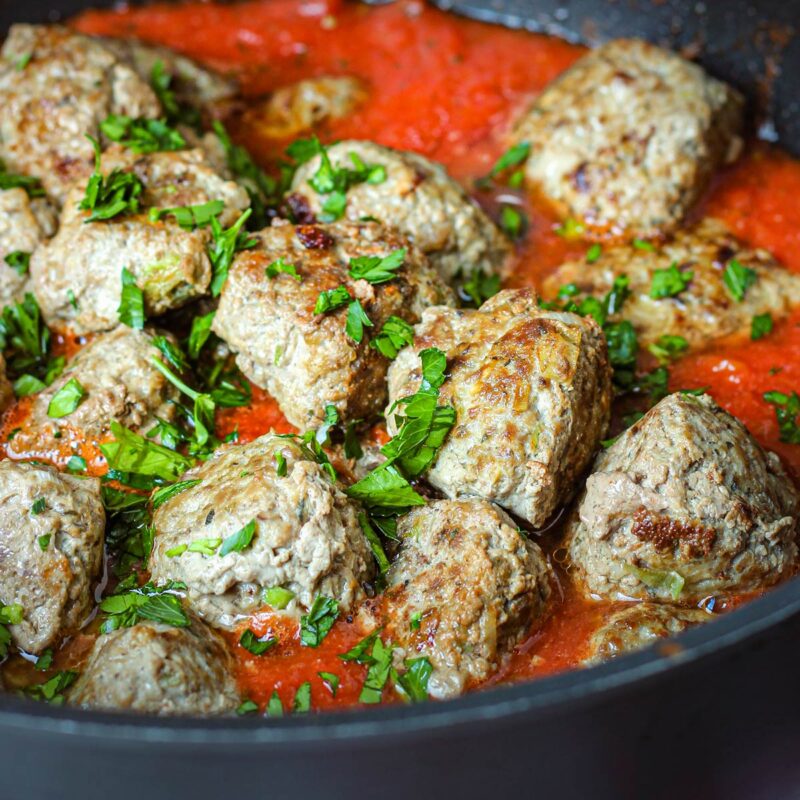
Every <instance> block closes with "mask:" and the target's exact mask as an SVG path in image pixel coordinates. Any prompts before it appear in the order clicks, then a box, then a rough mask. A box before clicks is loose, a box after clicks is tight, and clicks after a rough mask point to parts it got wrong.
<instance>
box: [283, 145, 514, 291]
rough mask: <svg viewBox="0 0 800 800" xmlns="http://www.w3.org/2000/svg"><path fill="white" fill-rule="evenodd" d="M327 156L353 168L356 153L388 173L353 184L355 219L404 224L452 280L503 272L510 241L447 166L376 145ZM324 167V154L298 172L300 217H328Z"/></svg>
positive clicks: (294, 196) (334, 150)
mask: <svg viewBox="0 0 800 800" xmlns="http://www.w3.org/2000/svg"><path fill="white" fill-rule="evenodd" d="M327 153H328V157H329V158H330V161H331V164H333V165H334V167H338V168H342V167H348V168H352V167H353V157H354V156H355V157H356V158H359V159H361V161H362V162H364V164H366V165H368V166H370V167H373V166H380V167H383V168H384V169H385V172H386V177H385V180H383V181H382V182H380V183H376V182H372V181H365V182H363V183H357V184H355V185H354V186H351V187H350V188H349V189H348V191H347V207H346V210H345V216H346V217H347V219H350V220H353V221H358V220H361V219H364V218H365V217H369V218H373V219H377V220H379V221H380V222H382V223H384V224H385V225H391V226H392V227H394V228H397V230H398V231H400V232H401V233H402V234H404V235H406V236H408V238H409V239H410V240H411V241H412V242H413V243H414V244H415V245H416V246H417V247H418V248H419V249H420V250H422V252H423V253H425V254H426V255H427V256H428V257H429V258H430V260H431V263H432V264H433V265H434V266H435V267H436V269H438V270H439V274H440V275H441V276H442V278H443V279H444V280H446V281H451V280H453V279H454V278H455V277H456V276H458V275H459V273H461V274H465V275H467V274H470V273H472V272H474V271H475V270H481V271H483V272H487V273H493V272H499V271H501V270H502V268H503V265H504V262H505V260H506V257H507V256H508V255H509V253H510V251H511V246H510V244H509V242H508V240H507V239H506V238H505V237H504V236H503V234H502V233H501V232H500V230H499V229H498V228H497V226H495V224H494V223H493V222H492V221H491V220H490V219H489V218H488V217H487V216H486V214H484V213H483V211H481V209H480V208H479V207H478V206H477V205H476V204H475V203H474V202H473V201H472V200H471V199H470V198H469V196H468V195H467V193H466V192H465V191H464V190H463V189H462V188H461V187H460V186H459V185H458V184H457V183H456V182H455V181H454V180H453V179H452V178H451V177H450V176H449V175H448V174H447V172H446V171H445V169H444V167H442V166H441V165H440V164H436V163H434V162H432V161H428V159H426V158H423V157H422V156H420V155H417V154H416V153H409V152H404V151H401V150H392V149H391V148H389V147H382V146H381V145H378V144H375V143H373V142H359V141H345V142H339V143H338V144H335V145H333V146H332V147H329V148H328V150H327ZM319 166H320V157H319V156H317V157H315V158H313V159H311V160H310V161H308V162H307V163H305V164H303V165H302V166H301V167H300V168H299V169H298V170H297V172H296V173H295V176H294V180H293V182H292V187H291V194H290V195H289V197H288V202H289V205H290V206H291V207H293V208H294V209H295V212H296V214H298V215H299V216H302V215H306V216H316V217H319V216H320V215H321V214H322V206H323V203H324V201H325V196H324V195H319V194H318V193H317V192H316V191H315V190H314V188H313V187H312V185H311V183H310V180H311V179H312V178H313V177H314V175H315V173H316V172H317V170H318V169H319ZM301 221H305V220H301Z"/></svg>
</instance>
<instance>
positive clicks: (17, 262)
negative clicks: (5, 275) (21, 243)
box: [3, 250, 31, 276]
mask: <svg viewBox="0 0 800 800" xmlns="http://www.w3.org/2000/svg"><path fill="white" fill-rule="evenodd" d="M3 260H4V261H5V262H6V264H8V266H9V267H11V269H13V270H14V272H16V273H17V275H20V276H22V275H27V274H28V268H29V266H30V263H31V254H30V253H26V252H25V251H24V250H13V251H12V252H10V253H8V254H7V255H6V256H5V258H4V259H3Z"/></svg>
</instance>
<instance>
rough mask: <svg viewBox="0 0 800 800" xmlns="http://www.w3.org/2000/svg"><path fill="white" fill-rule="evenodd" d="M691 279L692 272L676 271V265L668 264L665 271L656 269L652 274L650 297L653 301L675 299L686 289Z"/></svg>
mask: <svg viewBox="0 0 800 800" xmlns="http://www.w3.org/2000/svg"><path fill="white" fill-rule="evenodd" d="M692 278H694V272H693V271H692V270H685V271H684V270H680V269H678V265H677V263H672V264H670V266H669V267H668V268H667V269H657V270H655V271H654V272H653V281H652V283H651V284H650V297H652V298H654V299H660V298H663V297H675V295H678V294H680V293H681V292H682V291H683V290H684V289H686V287H687V286H688V285H689V284H690V283H691V281H692Z"/></svg>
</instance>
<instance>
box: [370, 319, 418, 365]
mask: <svg viewBox="0 0 800 800" xmlns="http://www.w3.org/2000/svg"><path fill="white" fill-rule="evenodd" d="M413 342H414V329H413V328H412V327H411V325H409V324H408V323H407V322H406V321H405V320H402V319H400V317H395V316H391V317H389V318H388V319H387V320H386V322H384V323H383V327H382V328H381V329H380V331H379V332H378V333H377V334H376V335H375V336H373V337H372V339H371V340H370V343H369V346H370V347H374V348H375V349H376V350H378V351H379V352H380V353H381V354H382V355H384V356H386V358H396V357H397V354H398V353H399V352H400V351H401V350H402V349H403V348H404V347H405V346H406V345H409V344H412V343H413Z"/></svg>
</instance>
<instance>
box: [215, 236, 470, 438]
mask: <svg viewBox="0 0 800 800" xmlns="http://www.w3.org/2000/svg"><path fill="white" fill-rule="evenodd" d="M256 238H257V239H258V246H257V247H255V248H253V249H250V250H245V251H243V252H241V253H239V255H238V256H237V257H236V260H235V261H234V263H233V266H232V267H231V270H230V274H229V276H228V280H227V283H226V284H225V288H224V289H223V290H222V296H221V298H220V302H219V309H218V310H217V315H216V317H215V318H214V326H213V330H214V332H215V333H216V334H217V335H219V336H220V337H222V338H223V339H224V340H225V341H226V342H227V343H228V344H229V345H230V346H231V348H233V350H235V351H236V352H237V353H238V356H237V363H238V365H239V367H240V368H241V370H242V372H244V374H245V375H247V377H248V378H250V380H251V381H253V383H255V384H256V385H258V386H260V387H261V388H262V389H266V390H267V391H268V392H269V393H270V394H271V395H272V396H273V397H274V398H275V399H276V400H277V401H278V404H279V405H280V408H281V411H283V413H284V414H285V415H286V417H287V419H288V420H289V421H290V422H291V423H292V424H293V425H296V426H297V427H298V428H301V429H306V428H309V427H314V426H317V425H319V424H320V423H321V422H322V421H323V414H324V409H325V406H326V405H333V406H335V407H336V409H337V411H338V412H339V414H340V417H341V418H342V419H343V420H345V419H347V420H355V419H364V418H368V417H371V416H373V415H374V414H376V413H377V412H378V411H379V410H380V409H381V408H382V407H383V404H384V402H385V400H386V370H387V367H388V364H389V362H388V360H387V359H386V358H385V357H384V356H383V355H381V353H380V352H379V351H378V350H377V349H376V348H374V347H371V346H370V340H371V338H372V336H373V335H374V334H375V333H377V332H379V331H380V330H381V328H382V327H383V324H384V322H386V320H387V319H388V318H389V317H390V316H396V317H400V318H401V319H403V320H405V321H406V322H409V323H414V322H417V321H418V320H419V319H420V315H421V313H422V310H423V309H424V308H427V307H428V306H432V305H436V304H439V303H450V304H453V303H454V298H453V295H452V292H451V291H450V290H449V289H448V288H447V287H446V286H445V285H444V284H443V283H442V282H441V280H440V279H439V277H438V275H437V274H436V272H435V270H433V269H432V268H431V266H430V265H429V264H428V262H427V260H426V258H425V257H424V256H423V255H422V254H421V253H420V252H419V251H418V250H417V249H416V248H414V247H413V246H412V245H410V244H409V242H408V240H407V239H405V238H404V237H401V236H399V235H398V234H397V233H396V232H394V231H392V230H391V229H387V228H383V227H382V226H380V225H376V224H374V223H362V224H360V225H355V224H349V223H336V224H333V225H300V226H297V227H294V226H290V225H279V226H276V227H272V228H267V229H266V230H263V231H261V233H259V234H257V237H256ZM401 248H403V249H405V251H406V257H405V262H404V265H403V266H402V267H401V268H400V269H399V270H398V271H397V272H396V273H395V274H396V275H397V277H396V278H395V279H394V280H391V281H388V282H386V283H382V284H378V285H373V284H370V283H368V282H367V281H365V280H363V279H362V280H354V279H353V278H351V277H350V275H349V274H348V266H349V263H350V259H352V258H357V257H363V256H381V257H383V256H387V255H389V254H390V253H392V252H394V251H396V250H399V249H401ZM278 259H283V261H284V262H285V263H288V264H292V265H293V266H294V267H295V269H296V270H297V273H298V276H299V277H300V280H297V279H296V278H295V277H293V276H292V275H290V274H288V273H281V274H278V275H276V276H275V277H274V278H270V277H269V275H268V274H267V272H266V269H267V267H268V266H269V265H270V264H272V263H273V262H276V261H277V260H278ZM339 286H344V287H346V288H347V290H348V292H349V293H350V296H351V297H353V298H357V299H358V300H360V302H361V305H362V307H363V309H364V311H365V312H366V314H367V316H368V317H369V319H370V321H371V322H372V324H373V327H371V328H369V327H366V328H365V330H364V336H363V339H362V341H361V342H360V343H359V342H356V341H355V340H354V339H353V338H352V337H351V336H350V335H349V334H348V333H347V319H348V314H349V310H348V305H345V306H343V307H341V308H339V309H337V310H335V311H331V312H329V313H325V314H315V313H314V307H315V304H316V302H317V298H318V297H319V296H320V293H321V292H324V291H329V290H334V289H336V288H337V287H339Z"/></svg>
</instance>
